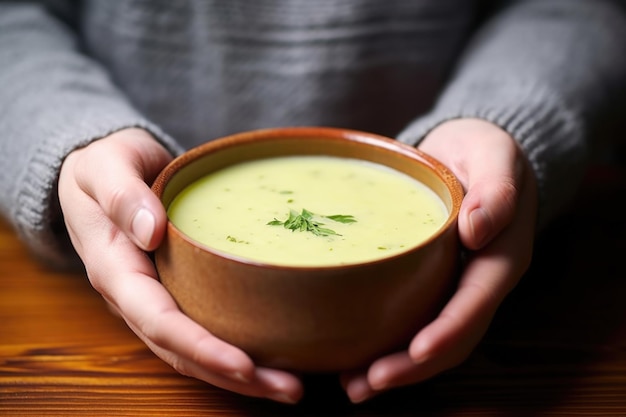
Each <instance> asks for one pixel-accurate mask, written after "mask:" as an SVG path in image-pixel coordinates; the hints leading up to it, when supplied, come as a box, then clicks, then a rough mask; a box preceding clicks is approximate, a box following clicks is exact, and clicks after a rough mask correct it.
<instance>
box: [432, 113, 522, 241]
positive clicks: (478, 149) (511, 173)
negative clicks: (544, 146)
mask: <svg viewBox="0 0 626 417" xmlns="http://www.w3.org/2000/svg"><path fill="white" fill-rule="evenodd" d="M420 149H422V150H424V151H426V152H427V153H430V154H431V155H433V156H434V157H435V158H437V159H439V160H440V161H441V162H443V163H444V164H445V165H447V166H448V167H450V169H451V170H452V171H453V172H454V174H455V175H456V176H457V177H458V178H459V180H460V181H461V183H462V184H463V186H464V188H465V191H466V194H465V197H464V199H463V203H462V205H461V210H460V212H459V234H460V238H461V241H462V243H463V245H464V246H465V247H467V248H468V249H471V250H477V249H480V248H482V247H484V246H485V245H486V244H487V243H488V242H489V241H490V240H491V239H493V238H494V237H495V236H496V235H498V234H499V233H500V232H501V231H502V230H503V229H504V228H505V227H506V226H507V225H508V224H509V223H510V222H511V221H512V219H513V216H514V214H515V211H516V210H517V205H518V199H519V193H520V190H521V188H522V184H521V183H522V178H523V174H524V169H525V166H526V163H525V157H524V155H523V153H522V151H521V149H520V148H519V146H518V145H517V143H516V142H515V140H514V139H513V138H512V137H511V136H510V135H509V134H508V133H507V132H505V131H504V130H502V129H500V128H499V127H498V126H496V125H494V124H491V123H489V122H487V121H483V120H478V119H458V120H453V121H449V122H446V123H443V124H441V125H440V126H439V127H437V128H436V129H434V130H433V131H432V132H431V133H430V134H429V135H428V136H427V137H426V138H425V140H424V141H423V142H422V144H421V145H420Z"/></svg>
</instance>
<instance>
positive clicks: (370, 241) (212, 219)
mask: <svg viewBox="0 0 626 417" xmlns="http://www.w3.org/2000/svg"><path fill="white" fill-rule="evenodd" d="M168 216H169V219H170V221H171V222H172V223H173V224H174V225H175V226H176V227H177V228H178V229H179V230H180V231H182V232H183V233H184V234H186V235H187V236H189V237H190V238H192V239H194V240H196V241H198V242H200V243H202V244H203V245H205V246H208V247H210V248H213V249H216V250H219V251H222V252H228V253H230V254H232V255H235V256H237V257H242V258H247V259H250V260H253V261H258V262H263V263H270V264H276V265H285V266H331V265H342V264H353V263H360V262H364V261H373V260H376V259H381V258H385V257H388V256H392V255H394V254H398V253H401V252H404V251H406V250H408V249H410V248H412V247H415V246H416V245H418V244H420V243H421V242H423V241H425V240H426V239H428V238H429V237H430V236H432V235H433V234H434V233H435V232H436V231H437V230H439V228H440V227H441V226H442V225H443V224H444V223H445V221H446V219H447V217H448V211H447V209H446V207H445V205H444V203H443V202H442V201H441V199H440V198H439V197H438V196H437V195H436V194H435V193H434V192H433V191H432V190H431V189H429V188H428V187H426V186H425V185H424V184H422V183H421V182H419V181H417V180H415V179H413V178H412V177H410V176H408V175H406V174H403V173H401V172H398V171H396V170H394V169H391V168H388V167H385V166H382V165H379V164H375V163H372V162H368V161H363V160H358V159H350V158H339V157H331V156H286V157H276V158H267V159H260V160H254V161H248V162H243V163H239V164H236V165H233V166H231V167H227V168H224V169H222V170H219V171H217V172H214V173H211V174H208V175H206V176H204V177H202V178H200V179H199V180H197V181H195V182H193V183H192V184H190V185H188V186H187V187H186V188H185V189H183V190H182V192H181V193H179V194H178V195H177V196H176V198H175V199H174V200H173V201H172V203H171V204H170V206H169V207H168Z"/></svg>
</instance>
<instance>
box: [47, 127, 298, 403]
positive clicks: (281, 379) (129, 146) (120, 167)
mask: <svg viewBox="0 0 626 417" xmlns="http://www.w3.org/2000/svg"><path fill="white" fill-rule="evenodd" d="M170 160H171V156H170V155H169V153H168V152H167V151H166V150H165V149H164V148H163V147H162V146H161V145H160V144H159V143H158V142H157V141H156V140H155V139H154V138H153V137H152V136H151V135H150V134H149V133H148V132H147V131H145V130H142V129H124V130H121V131H118V132H116V133H114V134H111V135H110V136H108V137H106V138H103V139H100V140H98V141H96V142H93V143H92V144H90V145H88V146H86V147H84V148H82V149H78V150H75V151H73V152H72V153H70V154H69V155H68V156H67V158H66V159H65V161H64V163H63V166H62V168H61V173H60V177H59V201H60V204H61V209H62V211H63V215H64V219H65V224H66V226H67V230H68V232H69V235H70V238H71V240H72V244H73V245H74V248H75V249H76V251H77V253H78V255H79V256H80V258H81V259H82V261H83V263H84V265H85V268H86V271H87V275H88V277H89V280H90V282H91V284H92V286H93V287H94V288H95V289H96V290H97V291H98V292H99V293H100V294H101V295H102V296H103V297H104V299H105V300H106V301H107V302H109V304H110V305H111V306H112V307H113V309H114V310H115V311H116V312H117V313H118V314H119V315H120V316H121V317H122V318H123V319H124V320H125V321H126V323H127V324H128V326H129V327H130V328H131V329H132V330H133V331H134V332H135V333H136V334H137V336H139V338H141V340H143V342H144V343H145V344H146V345H147V346H148V347H149V348H150V349H151V350H152V351H153V352H154V353H155V354H156V355H157V356H159V357H160V358H161V359H163V360H164V361H165V362H167V363H168V364H170V365H171V366H172V367H173V368H174V369H176V370H177V371H178V372H180V373H181V374H184V375H188V376H192V377H195V378H197V379H200V380H203V381H206V382H208V383H210V384H213V385H215V386H218V387H221V388H224V389H227V390H230V391H234V392H237V393H240V394H243V395H248V396H254V397H266V398H270V399H273V400H275V401H280V402H287V403H294V402H297V401H298V400H299V399H300V397H301V396H302V390H303V388H302V383H301V381H300V380H299V379H298V378H297V377H295V376H294V375H292V374H290V373H287V372H284V371H280V370H275V369H269V368H262V367H256V366H255V365H254V363H253V362H252V360H251V359H250V358H249V357H248V355H246V354H245V353H244V352H243V351H241V350H240V349H238V348H236V347H234V346H232V345H229V344H227V343H226V342H224V341H222V340H220V339H218V338H216V337H215V336H213V335H212V334H211V333H209V332H208V331H207V330H205V329H204V328H203V327H201V326H200V325H199V324H197V323H196V322H194V321H193V320H191V319H190V318H189V317H187V316H185V315H184V314H183V313H182V312H181V311H180V310H179V309H178V306H177V305H176V302H175V301H174V300H173V299H172V297H171V296H170V294H169V293H168V291H167V290H166V289H165V288H164V287H163V286H162V285H161V284H160V282H159V280H158V277H157V273H156V270H155V268H154V265H153V263H152V262H151V260H150V259H149V257H148V256H146V253H145V252H144V251H150V250H153V249H155V248H156V247H157V246H158V245H159V243H160V242H161V239H162V238H163V235H164V233H165V228H166V224H167V218H166V213H165V210H164V208H163V206H162V204H161V202H160V201H159V199H158V198H157V197H156V196H155V195H154V194H153V192H152V191H151V190H150V187H149V186H148V183H151V182H152V181H153V180H154V178H155V177H156V176H157V175H158V173H159V172H160V171H161V169H163V167H164V166H165V165H166V164H167V163H168V162H169V161H170Z"/></svg>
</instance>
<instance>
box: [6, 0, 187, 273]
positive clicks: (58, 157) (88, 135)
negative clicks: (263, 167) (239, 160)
mask: <svg viewBox="0 0 626 417" xmlns="http://www.w3.org/2000/svg"><path fill="white" fill-rule="evenodd" d="M57 3H58V5H57V6H58V7H55V8H53V7H46V6H43V5H37V4H20V3H18V2H15V3H12V4H11V3H9V4H2V3H0V62H2V65H0V85H1V86H2V88H0V109H2V111H0V132H2V134H1V135H0V141H1V142H0V147H1V148H2V152H0V166H2V170H0V196H1V198H0V213H1V214H2V216H3V217H5V218H6V219H8V220H9V222H11V223H12V224H13V226H14V227H15V228H16V230H17V232H18V233H19V235H20V237H21V238H22V240H23V241H24V242H25V243H26V245H27V246H28V247H29V248H30V249H31V250H32V252H33V253H34V254H35V255H36V256H38V257H39V258H41V259H42V260H45V261H46V262H48V263H50V264H54V265H57V266H64V265H67V264H68V262H70V261H69V260H70V259H75V258H72V254H73V250H72V249H71V246H70V245H69V241H68V240H67V237H66V233H65V228H64V227H63V224H62V220H61V213H60V209H59V205H58V202H57V197H56V182H57V177H58V173H59V170H60V167H61V163H62V161H63V159H64V158H65V156H66V155H67V154H69V153H70V152H71V151H72V150H74V149H77V148H79V147H83V146H85V145H87V144H89V143H91V142H92V141H94V140H96V139H99V138H102V137H105V136H107V135H108V134H110V133H112V132H114V131H117V130H120V129H123V128H126V127H133V126H134V127H143V128H145V129H147V130H149V131H150V132H151V133H153V135H154V136H155V137H157V138H159V139H160V140H161V142H162V143H165V144H167V145H168V148H169V149H170V150H171V151H172V152H176V151H178V150H179V148H178V147H177V145H176V144H175V143H174V142H173V141H172V140H171V139H170V138H168V137H167V136H166V135H165V134H163V133H162V132H161V131H160V130H159V129H158V128H157V127H156V126H154V125H152V124H151V123H150V122H149V121H147V120H146V119H144V118H143V117H142V116H141V115H140V114H139V113H138V112H137V111H135V109H134V108H133V107H132V106H131V105H130V103H129V102H128V101H127V100H126V99H125V98H124V96H123V95H122V94H121V93H120V92H119V91H118V90H117V89H116V87H115V85H114V84H113V83H112V81H111V80H110V79H109V77H108V75H107V73H106V72H105V71H103V69H102V68H100V66H99V65H98V64H97V63H96V62H94V61H92V60H90V59H89V58H88V57H86V56H84V55H81V54H80V45H79V41H78V39H77V38H76V36H75V33H74V32H73V31H72V29H71V27H70V26H69V25H70V24H71V21H72V14H71V9H70V8H69V7H68V6H67V5H66V4H64V3H62V2H57ZM63 6H65V7H63ZM55 12H58V13H57V14H56V15H55V14H54V13H55ZM61 15H62V16H63V18H64V20H62V19H61V18H60V17H58V16H61Z"/></svg>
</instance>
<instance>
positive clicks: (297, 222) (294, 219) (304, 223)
mask: <svg viewBox="0 0 626 417" xmlns="http://www.w3.org/2000/svg"><path fill="white" fill-rule="evenodd" d="M313 216H314V214H313V213H312V212H310V211H309V210H307V209H304V208H303V209H302V211H301V212H300V213H299V214H298V212H297V211H295V210H293V209H292V210H289V216H288V217H287V220H284V221H281V220H278V219H276V218H275V219H274V220H272V221H269V222H268V223H267V224H268V225H270V226H283V227H284V228H285V229H290V230H291V231H292V232H294V231H299V232H311V233H313V234H314V235H315V236H332V235H335V236H341V235H340V234H339V233H337V232H335V231H334V230H332V229H329V228H326V227H321V226H323V225H324V223H322V222H320V221H318V220H315V219H314V218H313ZM320 217H323V218H326V219H329V220H332V221H336V222H339V223H355V222H356V219H355V218H354V216H352V215H345V214H336V215H332V216H320Z"/></svg>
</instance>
